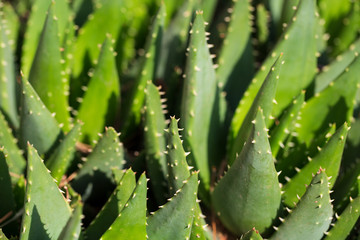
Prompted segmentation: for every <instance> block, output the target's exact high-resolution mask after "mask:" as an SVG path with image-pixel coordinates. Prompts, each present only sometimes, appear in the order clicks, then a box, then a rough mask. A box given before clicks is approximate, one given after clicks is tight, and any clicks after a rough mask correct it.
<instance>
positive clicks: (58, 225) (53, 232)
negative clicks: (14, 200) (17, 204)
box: [20, 145, 71, 240]
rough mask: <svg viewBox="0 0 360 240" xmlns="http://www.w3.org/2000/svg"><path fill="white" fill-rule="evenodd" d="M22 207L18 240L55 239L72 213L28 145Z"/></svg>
mask: <svg viewBox="0 0 360 240" xmlns="http://www.w3.org/2000/svg"><path fill="white" fill-rule="evenodd" d="M24 208H25V209H24V216H23V220H22V227H21V235H20V239H21V240H27V239H58V237H59V235H60V233H61V230H62V229H63V227H64V226H65V225H66V223H67V221H68V219H69V218H70V216H71V210H70V207H69V205H68V203H67V202H66V200H65V198H64V196H63V195H62V194H61V192H60V190H59V189H58V187H57V185H56V183H55V182H54V180H53V178H52V177H51V175H50V173H49V172H48V169H47V168H46V167H45V165H44V164H43V163H42V159H41V158H40V157H39V155H38V154H37V152H36V150H35V148H34V147H33V146H31V145H28V169H27V186H26V196H25V207H24Z"/></svg>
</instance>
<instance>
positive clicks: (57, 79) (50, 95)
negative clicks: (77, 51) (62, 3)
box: [29, 4, 70, 131]
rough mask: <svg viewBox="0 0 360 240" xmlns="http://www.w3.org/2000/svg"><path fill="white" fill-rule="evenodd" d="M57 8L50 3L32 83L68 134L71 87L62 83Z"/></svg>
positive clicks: (30, 80)
mask: <svg viewBox="0 0 360 240" xmlns="http://www.w3.org/2000/svg"><path fill="white" fill-rule="evenodd" d="M54 7H55V6H53V5H52V4H51V5H50V8H49V10H48V13H47V17H46V20H45V24H44V28H43V30H42V33H41V37H40V39H39V44H38V46H37V50H36V54H35V57H34V61H33V64H32V65H31V69H30V74H29V82H30V83H31V85H32V86H33V88H34V89H35V91H36V92H37V93H38V95H39V97H40V98H41V100H42V101H43V103H44V104H45V106H46V107H47V108H48V109H49V110H50V111H51V112H54V113H55V114H56V115H55V119H56V120H57V121H58V122H59V123H60V124H62V125H64V130H65V131H68V130H69V127H70V126H69V118H70V114H69V111H68V98H67V96H68V92H67V90H68V86H66V84H68V81H67V80H65V81H64V80H63V78H64V76H63V75H64V74H62V66H61V54H60V43H59V37H58V26H57V25H58V21H57V20H56V19H57V18H56V17H55V15H54V13H53V12H54Z"/></svg>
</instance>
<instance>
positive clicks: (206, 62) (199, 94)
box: [181, 12, 219, 201]
mask: <svg viewBox="0 0 360 240" xmlns="http://www.w3.org/2000/svg"><path fill="white" fill-rule="evenodd" d="M190 32H192V33H191V36H190V44H189V56H188V59H187V63H186V78H185V82H184V89H183V95H182V103H181V119H182V126H183V127H184V129H186V131H184V132H183V137H184V147H185V150H186V151H188V152H192V154H191V156H189V159H188V162H189V165H193V166H195V168H196V169H197V170H200V171H201V173H200V179H201V185H202V186H201V188H203V189H205V191H206V192H207V191H208V189H209V187H210V166H212V165H214V163H215V161H216V159H214V157H215V156H216V155H217V154H216V151H217V150H218V148H219V147H218V146H219V145H216V146H217V147H216V146H212V145H210V143H208V142H207V141H204V139H209V136H210V135H212V134H214V133H216V129H213V130H212V132H211V130H210V127H211V126H212V125H213V122H214V121H216V119H215V118H216V116H215V115H214V113H213V109H214V108H215V107H216V104H217V101H218V99H217V97H218V95H217V80H216V76H215V70H214V68H213V65H212V60H211V58H210V53H209V49H208V45H207V42H206V36H205V24H204V20H203V16H202V13H201V12H197V15H196V18H195V21H194V23H193V25H192V29H191V30H190ZM213 137H214V138H215V139H216V136H213ZM214 145H215V144H214ZM203 193H204V191H201V193H200V194H203ZM203 198H204V197H203ZM205 199H206V197H205V198H204V200H205ZM205 201H206V200H205Z"/></svg>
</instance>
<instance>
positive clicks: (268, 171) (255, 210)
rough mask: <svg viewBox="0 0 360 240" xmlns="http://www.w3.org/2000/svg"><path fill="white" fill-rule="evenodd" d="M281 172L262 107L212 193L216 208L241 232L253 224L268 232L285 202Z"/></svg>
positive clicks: (227, 221) (238, 232)
mask: <svg viewBox="0 0 360 240" xmlns="http://www.w3.org/2000/svg"><path fill="white" fill-rule="evenodd" d="M277 176H278V175H277V172H276V169H275V166H274V158H273V156H272V154H271V149H270V144H269V140H268V133H267V129H266V127H265V122H264V117H263V114H262V110H261V109H259V110H258V112H257V114H256V118H255V119H253V121H252V126H251V132H250V134H249V137H248V139H247V141H246V143H245V145H244V147H243V149H242V151H241V153H240V155H239V156H238V157H237V158H236V160H235V162H234V163H233V165H232V166H231V167H230V169H229V170H228V172H227V173H226V174H225V176H224V177H223V178H221V180H220V181H219V183H218V184H217V185H216V187H215V189H214V192H213V194H212V200H213V201H212V202H213V206H214V210H215V212H216V214H217V215H218V216H219V218H220V219H221V221H222V223H223V224H224V225H225V226H226V227H227V228H228V229H229V230H230V231H231V232H233V233H235V234H236V235H241V234H243V233H246V232H247V231H249V230H250V229H252V228H253V227H255V228H256V229H258V230H259V231H260V232H264V230H266V229H267V228H268V227H270V226H271V224H272V221H273V219H274V218H275V217H276V216H277V212H278V209H279V207H280V202H281V193H280V184H279V181H278V177H277ZM224 203H226V204H224Z"/></svg>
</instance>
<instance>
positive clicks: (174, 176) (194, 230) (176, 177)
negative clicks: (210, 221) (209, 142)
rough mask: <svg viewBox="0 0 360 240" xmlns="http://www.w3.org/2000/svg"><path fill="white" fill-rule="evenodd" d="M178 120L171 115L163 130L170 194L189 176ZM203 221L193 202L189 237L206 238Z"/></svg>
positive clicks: (198, 208)
mask: <svg viewBox="0 0 360 240" xmlns="http://www.w3.org/2000/svg"><path fill="white" fill-rule="evenodd" d="M178 121H179V120H176V119H175V117H171V119H170V125H169V128H168V129H166V130H165V132H166V133H165V136H166V139H167V146H166V148H167V151H166V152H167V154H166V157H167V158H166V159H167V167H168V178H167V179H168V182H169V189H170V195H171V196H172V195H174V194H175V193H176V192H177V191H178V190H179V189H180V188H181V187H182V186H183V184H184V181H185V180H186V179H188V178H189V177H190V169H191V167H189V166H188V164H187V162H186V156H187V155H188V153H186V152H185V150H184V148H183V146H182V141H181V139H180V136H179V128H178ZM204 225H205V221H204V219H203V215H202V213H201V209H200V206H199V203H196V204H195V212H194V220H193V223H192V226H191V235H190V239H207V237H206V233H205V231H204V228H203V226H204Z"/></svg>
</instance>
